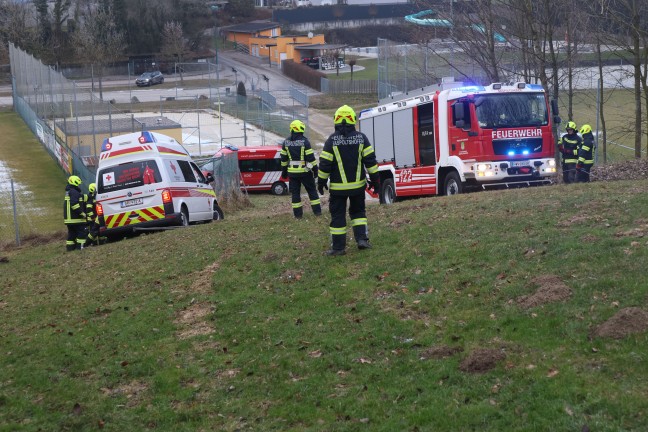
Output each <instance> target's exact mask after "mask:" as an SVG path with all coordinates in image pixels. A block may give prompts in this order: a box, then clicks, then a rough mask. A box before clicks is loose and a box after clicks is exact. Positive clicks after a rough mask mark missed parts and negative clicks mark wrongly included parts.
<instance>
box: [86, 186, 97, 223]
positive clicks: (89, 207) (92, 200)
mask: <svg viewBox="0 0 648 432" xmlns="http://www.w3.org/2000/svg"><path fill="white" fill-rule="evenodd" d="M96 203H97V193H96V192H95V193H90V192H88V194H87V195H85V212H86V218H87V220H88V222H91V221H93V220H94V218H95V204H96Z"/></svg>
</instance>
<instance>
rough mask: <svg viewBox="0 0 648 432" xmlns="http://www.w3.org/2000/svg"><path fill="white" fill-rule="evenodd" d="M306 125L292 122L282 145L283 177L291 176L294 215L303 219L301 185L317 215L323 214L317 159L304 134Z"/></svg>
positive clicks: (289, 184) (290, 187) (289, 187)
mask: <svg viewBox="0 0 648 432" xmlns="http://www.w3.org/2000/svg"><path fill="white" fill-rule="evenodd" d="M305 131H306V125H304V123H303V122H302V121H301V120H293V122H292V123H290V136H289V137H288V138H286V139H285V140H284V142H283V144H282V146H281V152H280V154H281V178H283V179H285V178H290V181H289V182H288V190H290V195H291V202H292V209H293V215H294V216H295V218H297V219H301V218H302V216H303V215H304V209H303V208H302V201H301V186H302V185H304V189H306V193H308V199H309V200H310V205H311V208H312V209H313V213H314V214H315V216H320V215H321V214H322V207H321V205H320V198H319V195H317V189H316V187H315V179H314V177H317V161H316V160H315V152H314V151H313V149H312V148H311V145H310V142H309V141H308V138H306V137H305V136H304V132H305Z"/></svg>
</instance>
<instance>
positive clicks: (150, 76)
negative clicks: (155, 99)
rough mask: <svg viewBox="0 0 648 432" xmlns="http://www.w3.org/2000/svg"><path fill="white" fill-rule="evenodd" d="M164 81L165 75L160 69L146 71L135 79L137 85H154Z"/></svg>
mask: <svg viewBox="0 0 648 432" xmlns="http://www.w3.org/2000/svg"><path fill="white" fill-rule="evenodd" d="M163 82H164V75H162V72H160V71H155V72H144V73H143V74H142V75H140V77H139V78H137V79H136V80H135V84H136V85H137V87H144V86H152V85H153V84H162V83H163Z"/></svg>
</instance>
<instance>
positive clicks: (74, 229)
mask: <svg viewBox="0 0 648 432" xmlns="http://www.w3.org/2000/svg"><path fill="white" fill-rule="evenodd" d="M66 226H67V229H68V236H67V241H66V242H65V249H66V250H67V251H73V250H75V249H83V247H84V245H85V242H86V224H85V223H83V222H81V223H73V224H72V223H71V224H66Z"/></svg>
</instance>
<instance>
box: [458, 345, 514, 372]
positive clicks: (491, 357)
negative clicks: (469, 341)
mask: <svg viewBox="0 0 648 432" xmlns="http://www.w3.org/2000/svg"><path fill="white" fill-rule="evenodd" d="M505 358H506V354H504V353H503V352H501V351H498V350H495V349H488V348H479V349H476V350H474V351H473V352H471V353H470V354H468V357H466V358H465V359H463V360H462V361H461V364H459V369H460V370H461V371H462V372H468V373H484V372H488V371H489V370H491V369H493V368H494V367H495V366H497V363H499V362H501V361H503V360H504V359H505Z"/></svg>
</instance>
